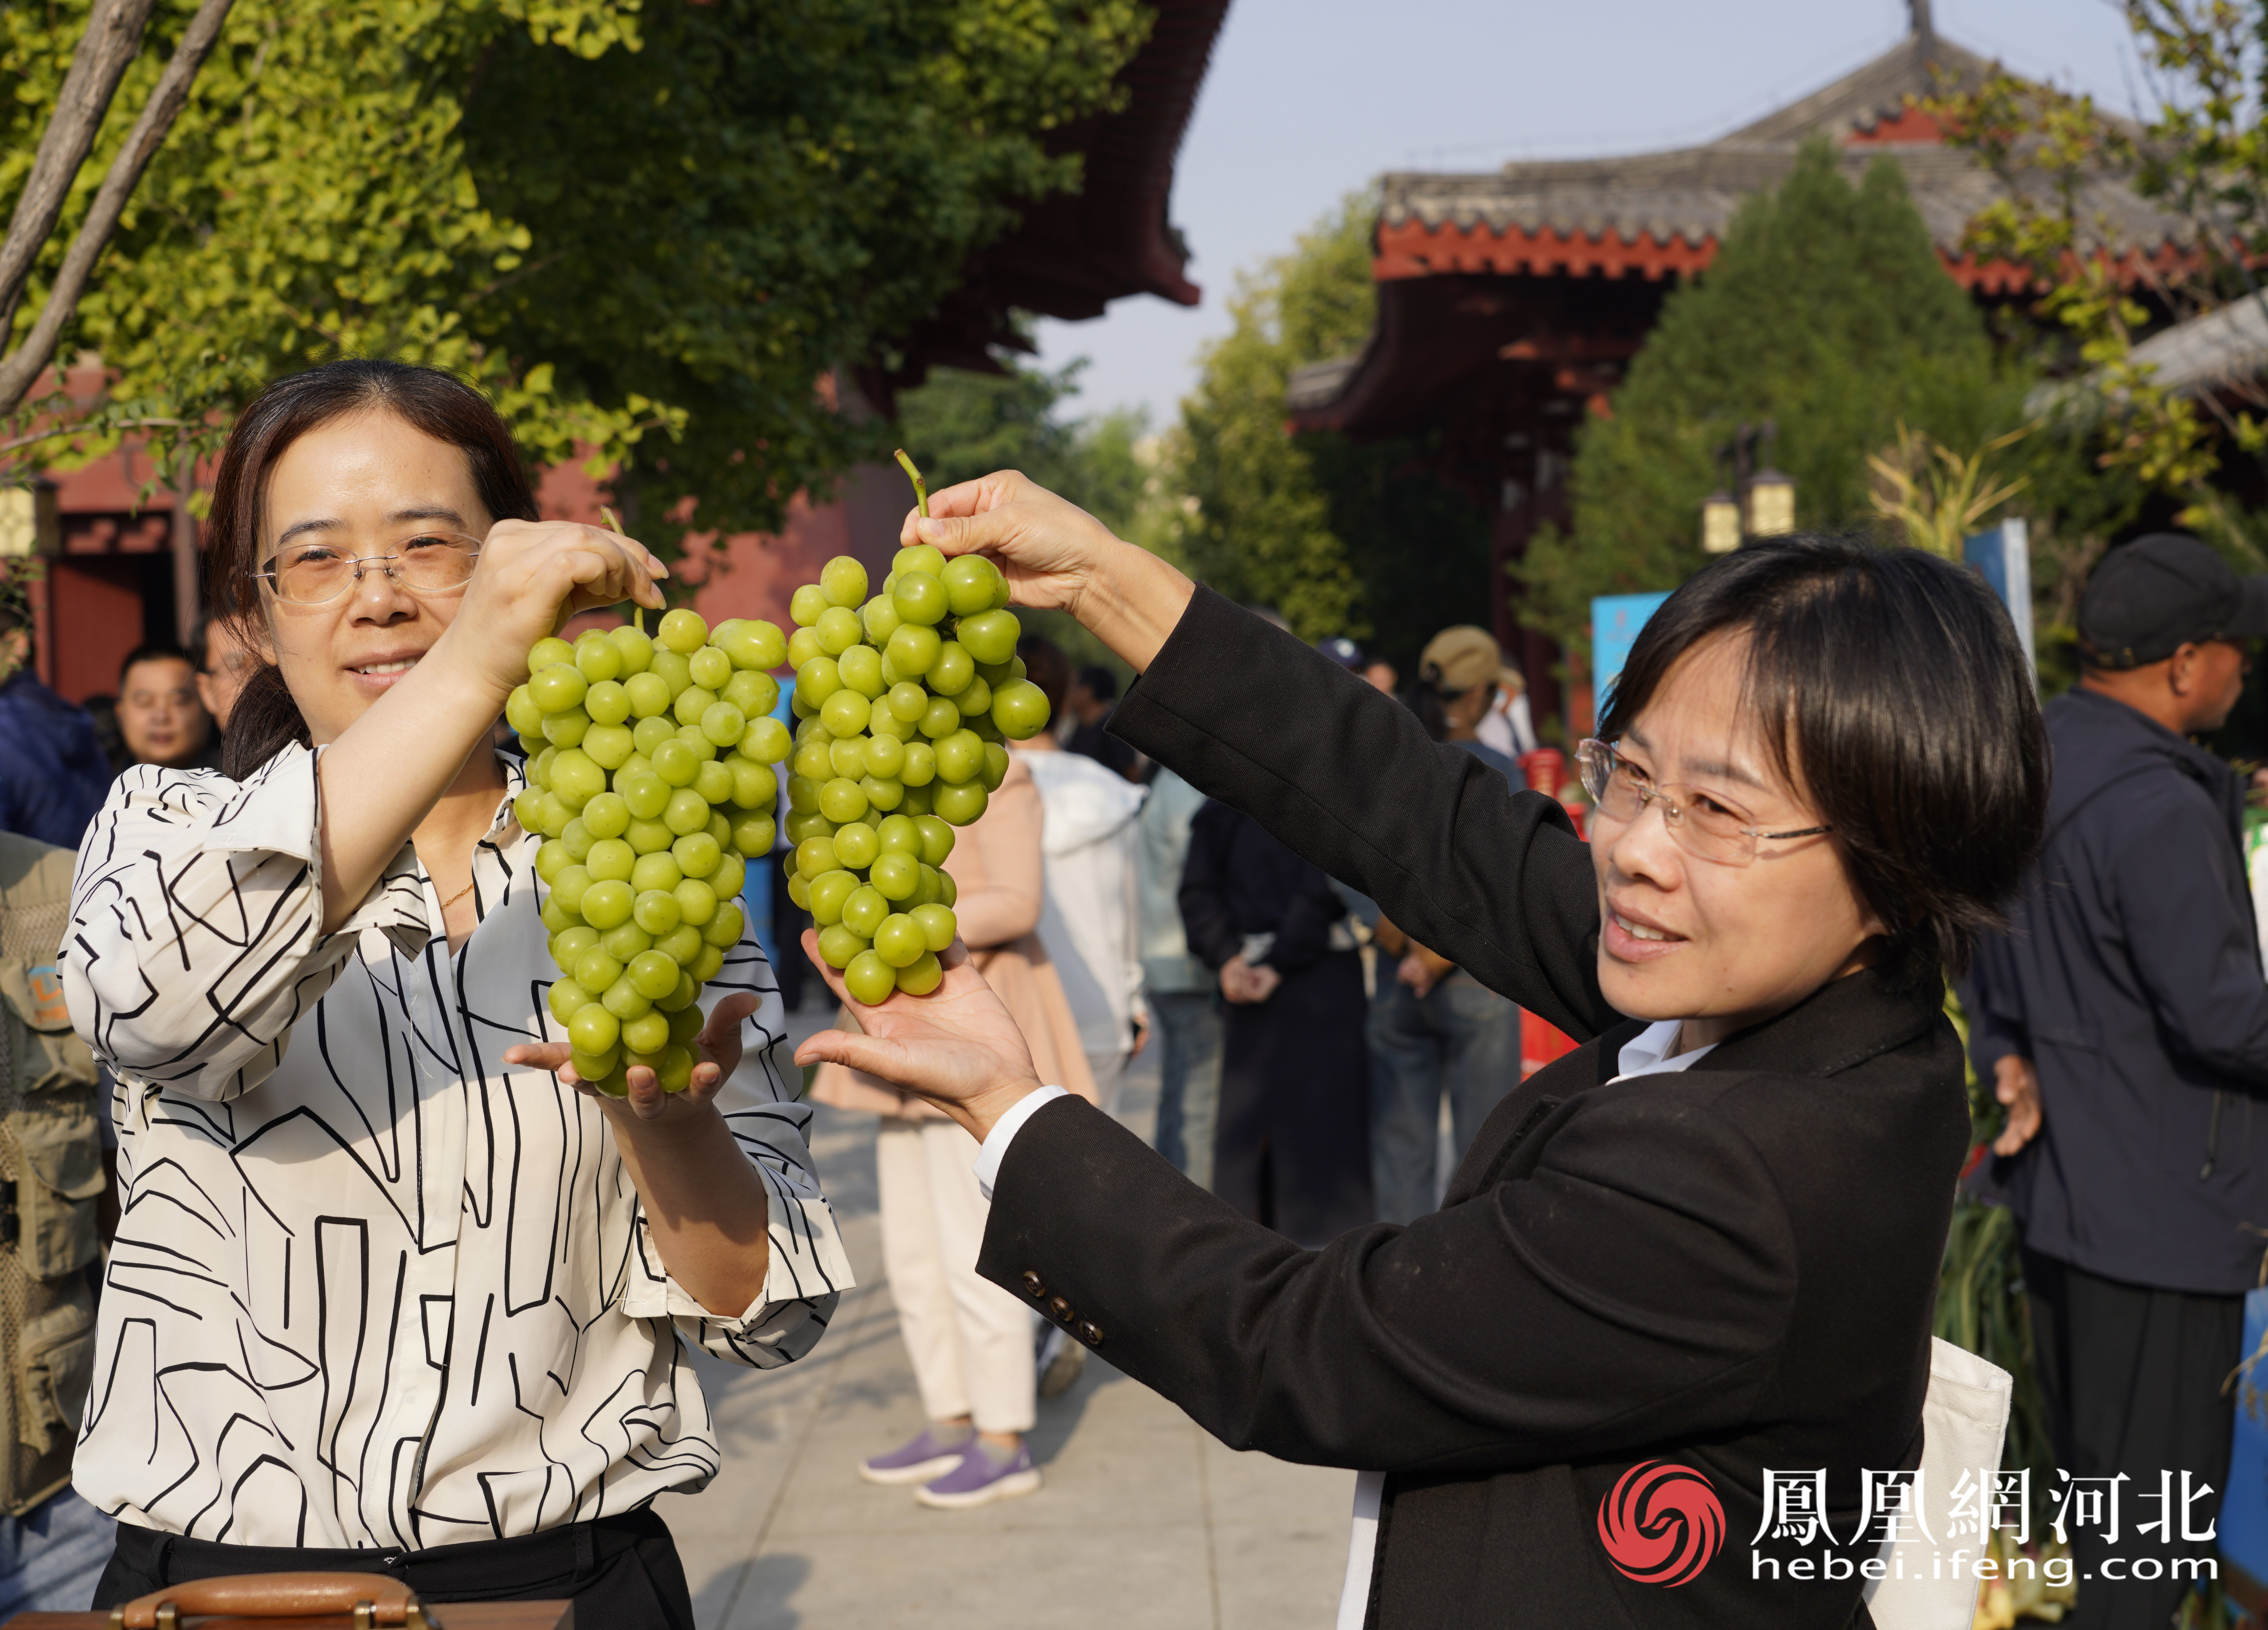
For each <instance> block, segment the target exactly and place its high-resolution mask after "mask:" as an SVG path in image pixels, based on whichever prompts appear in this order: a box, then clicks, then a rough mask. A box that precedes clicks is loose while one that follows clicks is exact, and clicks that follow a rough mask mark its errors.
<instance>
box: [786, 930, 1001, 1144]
mask: <svg viewBox="0 0 2268 1630" xmlns="http://www.w3.org/2000/svg"><path fill="white" fill-rule="evenodd" d="M803 950H804V955H806V956H807V957H809V958H810V959H811V965H812V966H813V967H814V968H816V969H818V970H819V971H820V974H821V977H823V978H825V979H826V981H827V985H828V989H829V990H831V991H833V992H835V994H836V999H839V1000H840V1001H841V1002H842V1003H843V1006H844V1007H847V1008H849V1009H850V1011H851V1016H852V1017H853V1018H855V1019H857V1020H858V1027H859V1029H858V1033H857V1034H853V1033H852V1032H851V1031H848V1030H821V1031H820V1032H819V1034H818V1035H816V1036H812V1037H811V1038H810V1039H809V1040H807V1041H806V1042H805V1043H804V1044H803V1045H802V1046H800V1047H799V1048H797V1049H796V1051H795V1061H796V1062H797V1063H798V1064H840V1065H843V1066H845V1067H847V1068H850V1069H853V1070H859V1071H863V1072H864V1073H866V1074H868V1075H872V1076H874V1077H876V1078H878V1079H880V1080H881V1081H887V1082H889V1083H890V1085H892V1086H893V1087H897V1088H902V1089H904V1090H905V1091H907V1092H909V1093H912V1094H914V1095H916V1096H917V1097H921V1098H925V1099H927V1100H928V1101H929V1102H930V1103H933V1104H935V1105H936V1106H937V1107H938V1108H939V1109H940V1110H944V1111H945V1112H946V1114H947V1115H949V1116H951V1117H953V1118H954V1120H956V1121H958V1122H960V1123H961V1126H962V1127H963V1128H965V1129H966V1130H967V1131H968V1134H969V1136H971V1137H973V1138H975V1139H976V1140H977V1141H978V1142H979V1143H982V1142H983V1140H984V1138H985V1135H986V1134H987V1133H989V1132H990V1131H991V1130H992V1126H993V1124H994V1123H995V1122H996V1121H998V1119H999V1118H1000V1117H1001V1116H1002V1115H1004V1114H1005V1113H1006V1112H1007V1110H1009V1109H1010V1107H1011V1106H1013V1104H1014V1103H1016V1102H1017V1101H1018V1100H1019V1099H1020V1098H1022V1097H1024V1096H1026V1095H1027V1094H1030V1093H1035V1092H1037V1091H1038V1090H1039V1089H1040V1085H1041V1083H1040V1078H1039V1076H1038V1075H1037V1074H1036V1073H1034V1070H1033V1066H1032V1050H1031V1048H1030V1047H1029V1046H1028V1045H1027V1044H1026V1043H1025V1041H1024V1033H1023V1032H1022V1031H1021V1030H1020V1029H1017V1028H1016V1022H1015V1020H1014V1019H1013V1018H1011V1017H1010V1016H1009V1014H1008V1009H1007V1007H1005V1005H1004V1004H1003V1003H1002V1002H1001V1000H1000V999H999V997H998V995H996V994H995V993H994V992H993V990H992V987H991V986H990V985H988V984H987V983H986V982H985V979H984V976H983V974H981V973H979V972H977V970H976V964H975V963H972V962H970V961H969V960H968V947H967V946H965V945H963V944H961V941H960V940H954V942H953V943H952V944H951V945H950V946H948V947H947V948H946V950H945V953H944V954H943V955H940V956H939V958H938V962H939V963H940V964H941V965H942V966H943V968H944V970H945V977H944V978H943V979H942V980H940V981H939V984H938V987H937V989H935V990H934V991H932V992H930V993H929V994H928V995H927V996H909V995H908V994H906V992H903V991H899V992H895V993H893V994H892V995H891V996H889V997H888V998H887V999H885V1000H884V1001H883V1003H882V1005H881V1006H880V1007H867V1006H866V1005H865V1003H864V1002H861V1001H859V1000H858V999H857V998H855V997H853V996H852V995H851V990H850V987H849V986H848V985H845V984H844V983H843V976H842V974H840V973H839V972H837V971H836V970H835V969H834V968H832V967H830V966H828V963H827V961H826V959H825V958H824V957H822V956H821V955H820V954H819V936H818V935H817V934H816V933H813V932H811V931H810V930H808V929H806V930H805V931H804V936H803Z"/></svg>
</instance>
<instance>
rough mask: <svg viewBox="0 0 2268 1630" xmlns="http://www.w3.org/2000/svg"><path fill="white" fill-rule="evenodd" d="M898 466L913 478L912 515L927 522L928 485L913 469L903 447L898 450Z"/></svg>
mask: <svg viewBox="0 0 2268 1630" xmlns="http://www.w3.org/2000/svg"><path fill="white" fill-rule="evenodd" d="M898 464H899V467H900V468H902V469H903V470H904V471H905V472H906V474H907V475H909V476H911V477H913V483H914V513H916V514H917V515H919V516H920V517H921V518H922V519H923V520H928V519H929V484H928V483H926V482H924V481H923V480H922V473H921V471H919V470H917V469H916V468H914V461H912V460H911V459H909V458H908V457H907V456H906V450H905V449H904V448H903V447H900V448H899V449H898Z"/></svg>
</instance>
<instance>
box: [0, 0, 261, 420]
mask: <svg viewBox="0 0 2268 1630" xmlns="http://www.w3.org/2000/svg"><path fill="white" fill-rule="evenodd" d="M121 3H122V4H125V3H130V0H121ZM232 4H235V0H204V4H203V5H201V6H199V7H198V8H197V14H196V16H195V17H194V18H190V19H189V26H188V33H184V34H183V35H182V36H181V43H180V48H179V49H177V50H176V51H175V52H174V53H173V61H172V62H170V63H166V71H165V73H164V74H163V75H162V76H160V77H159V78H158V88H157V89H156V90H154V91H152V92H151V93H150V100H149V103H148V104H147V105H146V106H145V107H144V108H143V109H142V116H141V118H139V119H137V120H136V121H135V122H134V129H133V130H132V131H131V132H130V133H129V135H128V136H127V138H126V145H125V146H124V147H123V148H122V150H120V151H119V154H118V157H117V158H116V159H113V160H112V161H111V165H110V173H109V174H107V175H106V176H104V177H103V178H102V190H101V191H100V192H99V193H97V194H96V195H95V197H94V204H93V207H92V208H91V209H89V210H87V214H86V219H85V221H83V222H82V223H80V225H79V229H78V235H77V237H75V238H73V239H72V240H71V246H70V251H69V252H68V253H67V254H64V256H63V268H62V269H61V270H59V271H58V272H57V273H56V274H55V287H54V288H52V289H50V290H49V291H48V300H47V304H46V305H45V306H42V307H41V308H40V320H39V321H38V322H36V323H34V324H33V327H32V332H31V334H30V335H29V336H27V337H26V339H25V341H24V343H23V344H21V345H19V346H18V347H17V348H16V350H15V353H14V354H13V355H12V356H10V357H9V358H6V359H5V360H4V361H0V413H6V412H11V411H12V410H13V409H15V407H16V404H17V403H18V402H21V401H23V399H24V396H25V394H26V392H27V391H29V390H30V389H31V388H32V382H33V380H36V379H38V378H39V377H40V370H42V369H43V368H45V367H46V366H47V365H48V358H49V357H51V356H52V355H54V353H55V341H56V340H57V339H58V338H59V337H60V336H62V334H63V324H64V323H65V322H66V321H69V320H70V314H71V313H72V312H74V311H75V310H77V307H78V299H79V296H80V295H81V294H83V293H84V292H85V290H86V284H87V279H88V278H89V277H92V276H93V273H94V263H95V262H97V261H98V260H99V259H101V258H102V251H103V248H104V247H105V246H106V245H107V244H108V243H109V241H110V235H111V233H112V232H115V231H116V230H117V228H118V218H119V217H120V216H121V215H122V214H124V213H125V210H126V203H127V200H128V199H129V198H131V197H132V196H133V195H134V189H135V188H136V187H137V186H138V185H140V184H141V181H142V172H143V171H144V170H145V169H147V168H148V167H149V166H150V160H151V159H152V158H153V157H155V156H156V154H157V151H158V148H160V147H162V146H164V145H165V142H166V133H167V132H168V131H170V130H171V129H173V120H174V119H175V118H176V117H177V116H178V115H179V114H180V111H181V107H182V105H183V104H184V103H186V102H187V101H188V100H189V86H190V85H192V84H194V83H195V79H196V77H197V70H200V69H201V68H203V66H204V63H205V57H206V55H208V54H209V53H210V51H211V50H212V48H213V43H214V41H217V40H218V39H219V38H220V31H221V25H222V24H224V23H225V22H226V21H227V20H228V13H229V8H230V7H231V6H232ZM144 10H145V11H146V10H147V6H146V4H145V6H144ZM113 85H115V81H114V82H113ZM4 332H5V330H4V329H0V334H4Z"/></svg>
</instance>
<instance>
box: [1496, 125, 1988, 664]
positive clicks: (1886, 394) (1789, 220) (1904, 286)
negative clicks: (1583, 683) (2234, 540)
mask: <svg viewBox="0 0 2268 1630" xmlns="http://www.w3.org/2000/svg"><path fill="white" fill-rule="evenodd" d="M2021 410H2022V382H2021V380H2019V379H2017V378H2016V377H2015V375H2014V372H2013V371H2010V370H2004V369H2001V368H1999V367H1998V366H1997V365H1996V363H1995V358H1994V355H1993V349H1992V341H1991V339H1990V336H1988V334H1987V332H1986V328H1985V320H1984V318H1983V316H1982V314H1981V313H1979V312H1978V311H1977V308H1976V306H1974V305H1972V304H1971V303H1970V299H1969V297H1968V296H1967V295H1966V294H1965V293H1964V292H1963V291H1962V289H1961V287H1960V285H1959V284H1955V282H1954V281H1953V279H1952V278H1950V277H1947V276H1946V274H1945V269H1944V266H1943V264H1942V263H1941V262H1940V261H1939V259H1938V256H1937V253H1936V250H1935V248H1934V247H1933V244H1932V242H1931V239H1930V234H1929V231H1928V228H1927V227H1926V225H1924V224H1923V222H1922V219H1921V217H1920V215H1919V214H1918V212H1917V211H1916V210H1915V209H1914V207H1913V203H1912V200H1911V198H1910V197H1909V196H1908V195H1907V193H1906V189H1905V182H1904V177H1903V176H1902V175H1901V174H1900V173H1899V171H1898V169H1897V167H1896V165H1894V164H1892V163H1891V162H1890V161H1889V160H1888V159H1878V160H1877V161H1876V162H1875V163H1874V166H1872V167H1871V168H1870V169H1868V170H1867V173H1866V174H1865V176H1864V177H1863V178H1862V180H1861V181H1860V182H1859V185H1858V186H1857V187H1855V188H1854V187H1852V185H1851V184H1850V183H1849V182H1847V181H1845V180H1844V179H1843V177H1842V175H1841V173H1839V171H1838V170H1837V161H1836V155H1835V152H1834V150H1833V149H1832V148H1831V147H1830V146H1829V145H1828V144H1826V143H1824V142H1816V143H1813V144H1808V145H1807V146H1806V147H1805V148H1804V150H1803V151H1802V152H1801V153H1800V156H1799V157H1798V159H1797V160H1796V164H1795V166H1794V168H1793V170H1792V171H1791V172H1790V173H1789V174H1788V177H1787V179H1786V181H1785V182H1784V183H1782V185H1781V186H1780V187H1779V188H1778V190H1777V191H1773V192H1764V193H1759V194H1756V195H1754V196H1752V197H1751V198H1749V200H1748V201H1747V202H1746V203H1743V204H1742V207H1741V209H1740V210H1739V211H1738V213H1737V214H1736V215H1735V216H1734V219H1733V221H1732V224H1731V225H1730V226H1729V227H1728V228H1727V231H1726V233H1725V239H1724V245H1723V247H1722V248H1721V249H1719V252H1718V254H1717V257H1716V260H1715V261H1714V262H1713V263H1712V265H1711V266H1710V269H1709V270H1708V271H1707V273H1706V274H1705V275H1704V276H1703V277H1700V278H1698V279H1697V280H1696V281H1694V282H1692V283H1690V284H1686V285H1684V286H1683V287H1682V288H1680V289H1678V290H1677V291H1675V292H1674V293H1673V294H1672V295H1671V296H1670V297H1669V299H1668V300H1667V301H1665V302H1664V303H1663V306H1662V313H1661V321H1660V322H1659V323H1658V324H1657V325H1656V326H1655V328H1654V330H1653V335H1652V336H1651V337H1650V338H1649V339H1648V340H1647V342H1646V348H1645V350H1642V351H1640V352H1639V353H1638V357H1637V358H1636V359H1635V360H1634V361H1633V362H1632V364H1631V371H1630V373H1629V376H1628V377H1627V378H1626V379H1625V380H1624V382H1623V384H1622V386H1621V387H1620V388H1619V389H1617V390H1616V392H1615V395H1614V396H1613V399H1612V404H1611V410H1610V413H1609V417H1604V418H1601V419H1594V420H1592V421H1591V422H1589V423H1588V424H1586V425H1584V426H1583V427H1582V429H1581V430H1580V431H1579V432H1578V435H1577V439H1576V455H1575V460H1574V464H1573V468H1572V474H1571V476H1570V483H1571V495H1570V496H1571V498H1572V510H1573V513H1572V521H1571V524H1570V525H1569V526H1568V527H1565V529H1564V530H1563V529H1558V528H1546V529H1544V530H1543V531H1542V532H1540V533H1539V534H1538V535H1536V536H1535V538H1534V539H1533V540H1531V541H1530V542H1529V544H1528V554H1527V557H1526V559H1525V560H1524V561H1523V562H1522V563H1521V572H1520V575H1521V579H1523V581H1524V582H1525V584H1526V585H1527V587H1528V594H1529V597H1530V598H1529V601H1528V605H1529V608H1530V609H1529V612H1528V615H1529V616H1530V617H1531V618H1532V619H1533V620H1534V621H1535V623H1537V624H1538V625H1539V626H1541V627H1542V628H1543V630H1544V631H1546V632H1548V633H1550V635H1551V636H1552V637H1553V638H1555V639H1557V640H1558V641H1559V642H1560V643H1561V644H1562V645H1565V646H1567V647H1569V648H1570V650H1571V651H1572V652H1578V653H1580V651H1582V650H1584V649H1586V648H1587V645H1588V631H1589V624H1590V601H1591V598H1592V597H1593V596H1594V595H1597V594H1624V593H1633V592H1638V591H1644V590H1649V589H1664V588H1674V587H1675V586H1677V584H1679V583H1681V582H1683V580H1684V579H1686V578H1688V577H1690V576H1691V575H1692V573H1693V572H1696V571H1697V570H1698V569H1699V568H1700V567H1701V566H1702V565H1703V564H1705V562H1706V560H1707V557H1706V556H1705V555H1704V554H1703V553H1702V552H1701V547H1700V539H1699V514H1700V505H1701V500H1702V498H1704V497H1705V496H1706V495H1707V494H1708V493H1709V492H1710V491H1711V490H1712V489H1714V488H1716V487H1718V486H1719V485H1721V484H1723V483H1724V480H1725V472H1724V470H1723V469H1722V468H1721V467H1720V465H1719V461H1718V449H1719V447H1721V446H1724V445H1725V444H1726V443H1727V441H1729V440H1730V439H1731V438H1732V436H1733V433H1734V430H1735V429H1736V428H1737V427H1738V426H1739V425H1740V424H1743V423H1755V422H1758V421H1762V420H1767V419H1769V420H1771V421H1772V422H1773V423H1774V424H1776V425H1777V427H1778V442H1777V444H1776V445H1775V446H1774V447H1773V449H1772V458H1773V461H1774V462H1775V463H1776V464H1778V466H1779V468H1782V469H1784V470H1786V472H1787V473H1788V474H1789V475H1790V476H1793V477H1794V480H1795V483H1796V508H1797V520H1798V524H1799V525H1800V526H1802V527H1810V528H1822V527H1823V528H1835V527H1850V526H1854V525H1865V524H1871V513H1870V505H1869V502H1868V496H1867V495H1868V471H1867V458H1868V455H1869V454H1874V453H1877V452H1878V451H1880V450H1881V449H1882V448H1884V447H1886V446H1891V445H1892V444H1894V443H1895V441H1896V438H1897V435H1898V431H1899V427H1900V426H1901V425H1904V426H1907V427H1911V429H1912V430H1916V431H1923V432H1926V434H1928V435H1929V436H1931V437H1933V438H1934V439H1936V440H1938V441H1940V442H1942V443H1944V444H1946V445H1948V446H1951V447H1954V448H1955V449H1958V450H1960V451H1962V453H1964V454H1965V453H1967V452H1968V451H1970V449H1973V448H1977V447H1979V446H1982V445H1983V444H1984V443H1985V441H1987V440H1989V439H1992V437H1993V436H1994V435H1996V434H1999V433H2000V432H2003V431H2007V430H2009V429H2011V428H2014V425H2016V424H2021V422H2022V420H2021Z"/></svg>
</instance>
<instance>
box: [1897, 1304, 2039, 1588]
mask: <svg viewBox="0 0 2268 1630" xmlns="http://www.w3.org/2000/svg"><path fill="white" fill-rule="evenodd" d="M1929 1349H1930V1352H1929V1394H1928V1396H1927V1397H1926V1398H1924V1399H1923V1400H1922V1406H1921V1430H1922V1449H1921V1466H1922V1478H1921V1505H1922V1512H1923V1520H1924V1522H1925V1523H1926V1524H1927V1525H1928V1528H1929V1531H1930V1532H1931V1533H1933V1534H1934V1535H1936V1536H1937V1537H1938V1539H1939V1541H1940V1542H1942V1541H1943V1540H1944V1538H1945V1537H1946V1536H1947V1535H1948V1534H1949V1533H1950V1532H1951V1531H1952V1529H1951V1524H1952V1522H1953V1486H1954V1485H1955V1483H1956V1482H1958V1481H1959V1480H1960V1478H1961V1474H1962V1472H1963V1471H1967V1472H1968V1473H1969V1474H1970V1477H1972V1478H1973V1477H1975V1476H1976V1474H1977V1469H1978V1468H1979V1467H1994V1466H1998V1465H1999V1464H2000V1447H2001V1442H2002V1440H2003V1439H2004V1438H2005V1437H2006V1436H2007V1431H2008V1405H2009V1400H2010V1399H2011V1398H2013V1397H2014V1390H2015V1383H2014V1380H2013V1379H2012V1378H2011V1377H2010V1376H2009V1374H2008V1372H2007V1370H2005V1369H2002V1368H2000V1367H1999V1365H1998V1364H1992V1363H1988V1362H1987V1361H1985V1360H1984V1359H1981V1358H1978V1357H1977V1355H1976V1354H1975V1353H1969V1352H1964V1351H1963V1350H1962V1349H1961V1348H1959V1347H1956V1346H1954V1345H1953V1344H1952V1343H1951V1342H1949V1341H1940V1340H1939V1339H1937V1338H1935V1337H1934V1336H1933V1337H1931V1338H1930V1343H1929ZM1940 1548H1943V1549H1947V1550H1950V1549H1952V1547H1950V1546H1941V1545H1939V1544H1933V1543H1932V1542H1931V1541H1929V1540H1926V1539H1923V1538H1920V1537H1919V1536H1918V1535H1916V1536H1912V1537H1910V1538H1906V1539H1904V1540H1901V1541H1900V1542H1899V1543H1898V1544H1897V1545H1895V1546H1885V1547H1884V1548H1883V1553H1882V1554H1883V1556H1884V1557H1885V1559H1887V1560H1889V1562H1890V1567H1889V1573H1888V1575H1887V1576H1885V1577H1883V1578H1881V1579H1878V1580H1875V1581H1874V1582H1872V1583H1871V1584H1869V1585H1868V1586H1867V1589H1866V1598H1867V1612H1870V1613H1872V1614H1873V1615H1874V1626H1875V1630H1970V1626H1971V1625H1972V1624H1974V1623H1975V1622H1976V1619H1977V1576H1976V1575H1975V1573H1974V1572H1973V1571H1972V1570H1970V1569H1968V1568H1963V1569H1962V1575H1961V1577H1959V1578H1957V1579H1955V1578H1933V1577H1932V1575H1933V1573H1940V1572H1942V1571H1944V1570H1942V1569H1939V1568H1936V1567H1933V1563H1934V1562H1935V1561H1936V1560H1937V1553H1938V1552H1939V1550H1940ZM1898 1553H1903V1557H1904V1566H1903V1567H1900V1566H1899V1560H1898Z"/></svg>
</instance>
